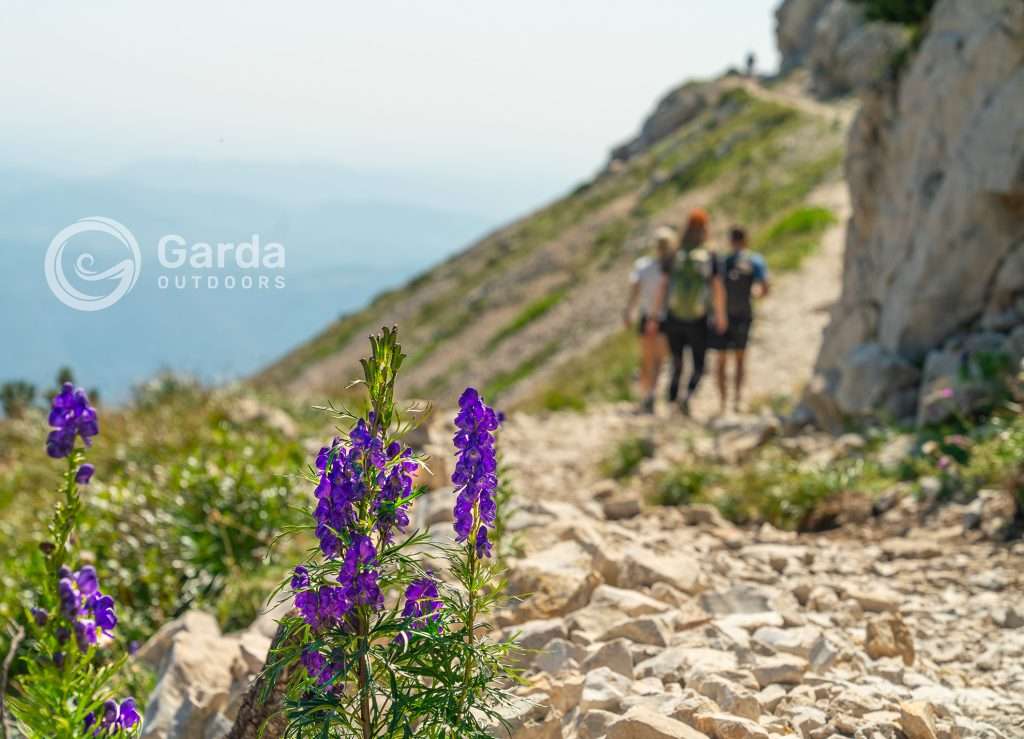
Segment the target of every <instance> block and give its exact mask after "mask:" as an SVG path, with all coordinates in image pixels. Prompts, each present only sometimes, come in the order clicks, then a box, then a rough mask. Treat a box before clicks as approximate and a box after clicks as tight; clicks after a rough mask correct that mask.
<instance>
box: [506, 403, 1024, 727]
mask: <svg viewBox="0 0 1024 739" xmlns="http://www.w3.org/2000/svg"><path fill="white" fill-rule="evenodd" d="M643 423H645V420H644V419H637V418H636V417H633V416H631V415H629V414H628V412H626V410H625V409H614V408H606V409H603V410H602V411H600V412H597V413H595V414H593V415H590V416H586V417H581V416H576V417H569V416H561V417H555V418H552V419H551V420H549V421H547V422H545V421H537V420H536V419H531V418H528V417H518V418H513V419H512V420H511V422H510V424H509V427H508V428H507V429H506V431H505V432H504V435H503V439H502V441H503V445H504V446H505V448H506V449H509V450H510V451H509V452H508V454H507V462H508V464H509V467H510V468H511V471H512V472H511V474H513V475H514V477H515V480H516V484H517V490H522V492H523V495H524V497H525V498H526V501H525V502H524V504H523V506H522V508H521V509H520V510H519V511H518V512H517V513H516V514H515V515H514V518H513V521H512V523H511V526H512V528H513V529H516V530H518V531H520V532H521V534H522V536H521V537H520V539H519V540H520V541H521V542H522V545H523V547H524V552H523V556H522V558H520V559H517V560H513V561H512V562H511V574H512V578H511V579H512V583H513V587H514V588H515V589H516V590H517V592H520V593H524V594H525V593H529V594H531V595H528V596H527V597H526V599H525V600H524V601H523V602H522V603H521V604H519V605H518V606H517V607H516V608H514V609H513V610H510V611H508V612H507V613H505V614H504V623H505V625H506V626H507V628H511V629H518V630H520V631H521V632H522V634H523V644H524V646H526V647H528V648H531V649H535V650H537V651H536V652H535V653H533V654H532V655H530V657H529V658H528V659H527V662H528V663H529V665H530V667H529V678H528V679H529V683H530V685H529V687H528V688H526V689H524V691H523V693H524V696H526V697H528V698H529V699H531V700H532V703H531V704H529V705H528V706H527V707H526V708H525V709H524V712H523V713H522V714H521V715H518V716H517V718H516V721H518V722H519V723H518V725H519V726H520V727H521V728H520V729H519V730H518V731H517V732H516V733H514V734H513V736H516V737H521V738H525V737H580V738H581V739H588V738H590V739H597V738H598V737H609V738H614V737H619V738H624V737H699V736H705V735H706V736H709V737H717V738H718V739H733V738H734V737H737V738H743V739H763V738H767V737H785V736H802V737H807V738H809V739H832V738H833V737H836V738H837V737H857V738H858V739H876V738H879V739H880V738H882V737H887V738H888V737H894V738H898V737H904V736H905V737H909V738H910V739H935V738H936V737H941V738H947V737H948V738H953V737H964V738H966V737H1020V736H1024V596H1022V593H1024V590H1022V585H1024V578H1022V575H1021V567H1020V565H1021V561H1022V559H1021V557H1022V555H1024V544H1021V543H1017V544H1015V545H1012V546H1007V545H993V544H988V543H968V542H967V541H966V539H965V536H964V531H963V529H962V527H961V526H960V525H959V522H960V520H961V519H962V517H963V516H964V511H962V510H960V509H959V507H957V506H950V507H948V509H947V510H945V511H943V513H942V515H941V516H940V517H939V519H938V520H931V521H929V522H928V524H927V527H925V525H924V524H923V522H922V521H921V520H920V519H919V517H918V513H917V511H916V508H915V506H914V504H913V501H912V500H905V501H903V503H902V504H900V505H897V506H896V507H894V508H893V509H892V510H890V511H889V512H888V513H886V514H885V515H884V516H883V517H882V521H881V524H882V525H878V524H875V525H872V526H867V527H862V528H855V527H846V528H844V529H841V530H839V531H838V532H833V533H830V534H828V535H801V536H798V535H796V534H792V533H786V532H781V531H778V530H776V529H773V528H772V527H770V526H767V525H765V526H763V527H762V528H760V529H758V530H745V529H739V528H736V527H734V526H732V525H731V524H729V523H727V522H726V521H724V520H723V519H722V518H721V517H720V516H719V515H718V513H717V512H716V511H715V510H714V509H712V508H710V507H705V506H695V507H684V508H676V509H666V508H658V509H647V508H646V507H645V506H643V505H640V503H641V501H638V500H637V499H636V498H635V497H631V496H630V495H629V494H628V493H623V492H622V491H621V490H620V486H617V485H615V484H613V483H611V481H608V480H602V479H601V475H600V473H599V471H598V470H597V469H596V465H595V464H594V460H595V459H600V458H602V456H603V454H606V453H607V443H605V444H604V446H605V447H606V448H605V449H602V448H601V447H602V442H600V441H598V439H600V438H604V439H607V438H608V437H609V436H614V435H615V434H618V433H625V432H627V431H628V430H630V429H632V430H634V431H635V430H637V429H638V428H639V426H640V425H642V424H643ZM646 423H652V422H651V421H646ZM653 423H655V424H657V422H656V421H655V422H653ZM752 423H753V421H748V424H752ZM662 425H663V424H662ZM661 463H662V462H661V461H660V460H659V461H652V462H651V464H652V465H657V464H661ZM641 474H642V473H641Z"/></svg>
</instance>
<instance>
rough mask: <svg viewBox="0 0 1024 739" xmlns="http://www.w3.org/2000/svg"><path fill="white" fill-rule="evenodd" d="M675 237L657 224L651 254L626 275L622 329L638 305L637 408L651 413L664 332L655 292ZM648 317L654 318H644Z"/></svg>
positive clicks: (639, 261)
mask: <svg viewBox="0 0 1024 739" xmlns="http://www.w3.org/2000/svg"><path fill="white" fill-rule="evenodd" d="M677 241H678V237H677V236H676V232H675V230H674V229H671V228H669V227H668V226H661V227H660V228H658V229H657V230H656V231H655V232H654V254H650V255H647V256H643V257H640V258H639V259H637V260H636V262H635V263H634V264H633V271H632V272H631V273H630V275H629V283H630V290H629V302H628V303H627V304H626V309H625V311H624V313H623V322H624V323H625V326H626V328H627V329H628V328H631V327H632V326H633V320H634V317H633V311H634V310H636V307H637V303H638V302H639V304H640V321H639V324H638V330H639V334H640V356H641V363H640V392H641V393H642V395H643V399H642V400H641V401H640V410H641V412H643V413H653V412H654V386H655V384H656V383H657V381H658V371H659V370H660V369H661V362H662V360H663V359H664V358H665V353H666V352H665V349H666V347H665V334H664V331H663V328H662V323H663V321H664V320H665V313H664V311H663V310H659V309H658V297H659V295H658V291H659V290H660V289H661V281H662V276H663V275H664V273H665V268H666V266H667V265H668V263H669V262H670V261H671V259H672V255H673V254H674V253H675V249H676V244H677ZM649 318H652V319H654V320H652V321H648V319H649Z"/></svg>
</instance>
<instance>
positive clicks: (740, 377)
mask: <svg viewBox="0 0 1024 739" xmlns="http://www.w3.org/2000/svg"><path fill="white" fill-rule="evenodd" d="M746 358H747V354H746V352H745V351H744V350H743V349H740V350H739V351H737V352H736V378H735V381H736V394H735V396H734V399H733V404H734V406H733V407H734V408H735V409H736V410H739V409H740V400H741V398H742V397H743V382H744V380H746Z"/></svg>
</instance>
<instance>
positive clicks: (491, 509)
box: [452, 387, 499, 557]
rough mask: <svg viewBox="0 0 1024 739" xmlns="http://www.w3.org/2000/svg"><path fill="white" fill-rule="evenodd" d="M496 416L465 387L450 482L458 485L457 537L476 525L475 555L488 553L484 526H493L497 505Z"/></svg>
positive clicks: (464, 536)
mask: <svg viewBox="0 0 1024 739" xmlns="http://www.w3.org/2000/svg"><path fill="white" fill-rule="evenodd" d="M498 424H499V421H498V416H497V414H495V412H494V409H492V408H490V407H488V406H487V405H486V404H485V403H484V402H483V400H482V399H481V397H480V393H478V392H477V391H476V390H475V389H474V388H471V387H470V388H466V390H465V392H463V393H462V397H460V398H459V413H458V415H457V416H456V417H455V426H456V428H457V429H458V430H457V431H456V433H455V438H454V443H455V448H456V449H457V450H458V452H457V453H456V457H457V461H456V464H455V471H454V472H453V473H452V482H453V483H455V485H456V486H457V487H458V497H457V499H456V501H455V534H456V541H459V542H464V541H466V540H467V539H468V538H469V537H470V536H471V535H472V534H473V528H474V526H476V527H477V531H476V538H475V540H474V544H475V546H476V554H477V556H478V557H489V556H490V554H491V545H490V541H489V540H488V538H487V529H488V528H494V522H495V517H496V515H497V506H496V505H495V502H494V491H495V489H496V488H497V487H498V478H497V474H496V473H497V468H498V463H497V457H496V455H495V451H494V434H493V432H494V431H495V430H497V428H498Z"/></svg>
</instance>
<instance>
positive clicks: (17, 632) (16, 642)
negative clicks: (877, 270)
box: [0, 624, 25, 739]
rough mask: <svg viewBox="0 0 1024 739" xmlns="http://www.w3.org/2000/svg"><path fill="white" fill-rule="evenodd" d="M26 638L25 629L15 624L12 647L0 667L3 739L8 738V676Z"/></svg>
mask: <svg viewBox="0 0 1024 739" xmlns="http://www.w3.org/2000/svg"><path fill="white" fill-rule="evenodd" d="M24 638H25V630H24V629H23V628H21V627H20V626H18V625H17V624H14V628H13V629H12V630H11V645H10V649H8V650H7V656H6V657H5V658H4V662H3V666H2V667H0V737H2V739H7V712H6V710H5V706H4V696H5V695H7V676H8V674H9V673H10V671H11V663H13V662H14V656H15V655H16V654H17V653H18V647H19V646H21V640H22V639H24Z"/></svg>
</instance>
